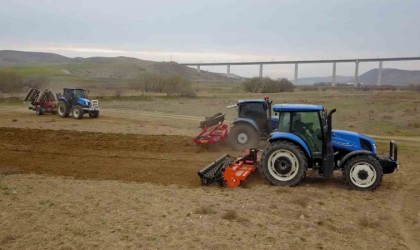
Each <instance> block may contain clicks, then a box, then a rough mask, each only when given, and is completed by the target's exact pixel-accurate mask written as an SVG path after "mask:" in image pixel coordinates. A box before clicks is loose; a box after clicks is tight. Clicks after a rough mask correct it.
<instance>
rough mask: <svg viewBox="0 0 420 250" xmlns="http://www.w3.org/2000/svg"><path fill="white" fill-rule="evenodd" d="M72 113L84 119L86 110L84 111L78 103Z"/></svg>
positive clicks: (75, 116) (77, 117)
mask: <svg viewBox="0 0 420 250" xmlns="http://www.w3.org/2000/svg"><path fill="white" fill-rule="evenodd" d="M72 113H73V117H74V118H75V119H82V118H83V114H84V111H83V109H82V107H80V106H79V105H76V106H74V107H73V111H72Z"/></svg>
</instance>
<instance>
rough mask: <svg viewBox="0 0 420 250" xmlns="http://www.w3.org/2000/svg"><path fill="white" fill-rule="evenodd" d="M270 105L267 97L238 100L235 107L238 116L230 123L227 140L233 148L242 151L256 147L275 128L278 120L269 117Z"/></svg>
mask: <svg viewBox="0 0 420 250" xmlns="http://www.w3.org/2000/svg"><path fill="white" fill-rule="evenodd" d="M271 103H272V101H271V100H270V98H269V97H264V98H263V99H250V100H239V101H238V103H237V104H236V105H232V106H229V107H228V108H230V107H235V108H236V109H237V110H238V116H237V117H236V118H235V119H234V121H233V122H232V127H231V129H230V132H229V135H228V138H229V141H230V144H231V145H232V147H233V148H235V149H237V150H244V149H249V148H254V147H257V145H258V142H259V141H260V140H265V139H267V137H268V135H269V134H270V133H271V132H272V131H273V129H275V128H276V127H277V121H278V118H274V119H273V118H272V117H271Z"/></svg>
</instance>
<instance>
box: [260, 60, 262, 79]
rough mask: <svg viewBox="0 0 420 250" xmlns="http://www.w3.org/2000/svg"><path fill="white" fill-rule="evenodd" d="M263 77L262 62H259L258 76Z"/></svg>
mask: <svg viewBox="0 0 420 250" xmlns="http://www.w3.org/2000/svg"><path fill="white" fill-rule="evenodd" d="M262 77H263V64H262V63H261V64H260V78H262Z"/></svg>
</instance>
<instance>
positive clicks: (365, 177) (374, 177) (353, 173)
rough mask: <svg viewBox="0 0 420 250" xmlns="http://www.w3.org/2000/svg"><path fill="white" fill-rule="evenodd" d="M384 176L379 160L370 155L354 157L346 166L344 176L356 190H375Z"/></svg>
mask: <svg viewBox="0 0 420 250" xmlns="http://www.w3.org/2000/svg"><path fill="white" fill-rule="evenodd" d="M382 176H383V171H382V167H381V165H380V164H379V161H378V160H377V159H375V158H374V157H372V156H369V155H361V156H356V157H353V158H351V159H350V160H349V161H348V162H346V164H345V166H344V178H345V179H346V182H347V183H348V184H349V185H350V187H351V188H352V189H355V190H359V191H373V190H375V189H376V188H377V187H378V186H379V185H380V184H381V182H382Z"/></svg>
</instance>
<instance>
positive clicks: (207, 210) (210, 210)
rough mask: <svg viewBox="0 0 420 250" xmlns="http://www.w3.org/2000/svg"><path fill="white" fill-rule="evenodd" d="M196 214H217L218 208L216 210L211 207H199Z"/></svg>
mask: <svg viewBox="0 0 420 250" xmlns="http://www.w3.org/2000/svg"><path fill="white" fill-rule="evenodd" d="M194 213H195V214H216V213H217V212H216V210H214V209H213V208H211V207H199V208H197V209H196V210H194Z"/></svg>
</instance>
